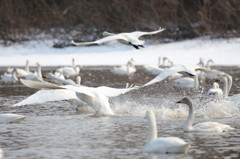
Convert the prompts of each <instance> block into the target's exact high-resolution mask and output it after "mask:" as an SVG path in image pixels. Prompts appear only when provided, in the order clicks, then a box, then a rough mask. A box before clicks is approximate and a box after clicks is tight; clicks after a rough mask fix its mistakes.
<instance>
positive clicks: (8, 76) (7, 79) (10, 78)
mask: <svg viewBox="0 0 240 159" xmlns="http://www.w3.org/2000/svg"><path fill="white" fill-rule="evenodd" d="M0 79H1V81H3V82H4V83H16V82H17V81H18V78H17V75H16V70H15V69H14V70H13V71H12V72H11V73H6V72H5V73H4V74H3V75H1V76H0Z"/></svg>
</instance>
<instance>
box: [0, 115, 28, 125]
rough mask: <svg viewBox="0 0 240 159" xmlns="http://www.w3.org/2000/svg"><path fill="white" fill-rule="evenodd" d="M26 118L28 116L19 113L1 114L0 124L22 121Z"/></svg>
mask: <svg viewBox="0 0 240 159" xmlns="http://www.w3.org/2000/svg"><path fill="white" fill-rule="evenodd" d="M25 118H26V117H25V116H23V115H18V114H13V113H6V114H0V124H3V123H15V122H20V121H21V120H23V119H25Z"/></svg>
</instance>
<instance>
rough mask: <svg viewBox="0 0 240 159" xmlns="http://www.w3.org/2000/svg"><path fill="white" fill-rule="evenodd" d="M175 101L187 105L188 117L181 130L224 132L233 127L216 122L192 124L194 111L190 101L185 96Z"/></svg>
mask: <svg viewBox="0 0 240 159" xmlns="http://www.w3.org/2000/svg"><path fill="white" fill-rule="evenodd" d="M177 103H184V104H186V105H188V107H189V112H188V117H187V120H186V121H185V122H184V125H183V131H185V132H225V131H229V130H233V129H234V128H232V127H231V126H230V125H226V124H221V123H218V122H202V123H198V124H196V125H193V118H194V111H193V106H192V101H191V100H190V99H189V98H188V97H185V98H183V99H182V100H180V101H178V102H177Z"/></svg>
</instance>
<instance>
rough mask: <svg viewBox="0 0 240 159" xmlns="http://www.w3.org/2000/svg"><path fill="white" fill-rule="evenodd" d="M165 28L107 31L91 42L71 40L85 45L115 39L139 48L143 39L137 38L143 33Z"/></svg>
mask: <svg viewBox="0 0 240 159" xmlns="http://www.w3.org/2000/svg"><path fill="white" fill-rule="evenodd" d="M165 29H166V28H161V27H160V28H159V29H158V30H156V31H151V32H143V31H134V32H130V33H119V34H114V33H109V32H106V31H105V32H104V33H103V35H104V36H105V37H104V38H102V39H99V40H96V41H92V42H79V43H78V42H74V41H73V40H72V41H71V42H72V43H73V44H74V45H76V46H86V45H94V44H103V43H107V42H109V41H113V40H117V41H118V42H120V43H122V44H125V45H132V46H133V47H134V48H135V49H139V48H140V47H144V46H143V44H144V43H145V41H143V40H139V39H138V38H139V37H141V36H143V35H154V34H157V33H160V32H162V31H164V30H165Z"/></svg>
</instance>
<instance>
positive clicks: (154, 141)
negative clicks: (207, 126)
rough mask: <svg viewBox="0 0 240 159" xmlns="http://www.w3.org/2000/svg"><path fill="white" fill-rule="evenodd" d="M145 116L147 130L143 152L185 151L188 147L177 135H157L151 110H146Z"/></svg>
mask: <svg viewBox="0 0 240 159" xmlns="http://www.w3.org/2000/svg"><path fill="white" fill-rule="evenodd" d="M145 118H147V120H148V125H149V130H148V138H147V144H146V145H145V147H144V152H145V153H154V154H158V153H186V152H187V151H188V149H189V147H190V145H189V144H188V143H186V142H185V141H184V140H183V139H181V138H178V137H159V138H158V137H157V124H156V118H155V115H154V113H153V111H152V110H148V111H147V113H146V116H145Z"/></svg>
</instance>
